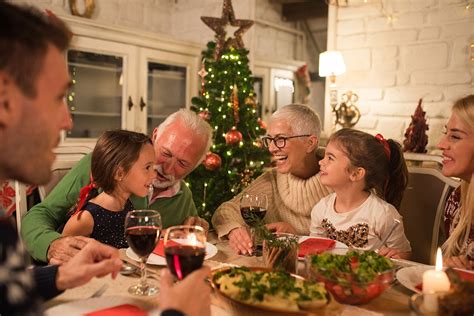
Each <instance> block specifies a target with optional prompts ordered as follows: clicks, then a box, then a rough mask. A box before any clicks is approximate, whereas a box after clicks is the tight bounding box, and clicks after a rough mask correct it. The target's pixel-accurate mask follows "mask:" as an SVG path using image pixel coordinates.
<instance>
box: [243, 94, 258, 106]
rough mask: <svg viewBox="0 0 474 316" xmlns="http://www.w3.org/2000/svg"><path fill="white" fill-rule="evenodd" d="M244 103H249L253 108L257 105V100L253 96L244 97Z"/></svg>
mask: <svg viewBox="0 0 474 316" xmlns="http://www.w3.org/2000/svg"><path fill="white" fill-rule="evenodd" d="M245 105H249V106H251V107H253V108H256V107H257V101H256V100H255V97H254V96H250V97H246V98H245Z"/></svg>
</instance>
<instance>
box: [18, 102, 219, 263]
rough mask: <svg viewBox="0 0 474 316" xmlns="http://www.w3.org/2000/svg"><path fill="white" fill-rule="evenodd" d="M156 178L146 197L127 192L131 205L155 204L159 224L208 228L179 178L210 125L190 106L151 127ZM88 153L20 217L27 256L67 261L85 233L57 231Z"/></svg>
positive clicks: (81, 180)
mask: <svg viewBox="0 0 474 316" xmlns="http://www.w3.org/2000/svg"><path fill="white" fill-rule="evenodd" d="M152 140H153V147H154V149H155V156H156V164H155V170H156V174H157V175H156V180H155V181H154V183H153V190H152V191H150V194H149V196H148V197H147V198H138V197H134V196H132V197H131V199H130V200H131V201H132V203H133V206H134V208H135V209H155V210H158V211H159V212H160V214H161V217H162V223H163V228H167V227H170V226H174V225H180V224H191V225H199V226H203V227H204V228H205V229H208V228H209V224H208V223H207V222H206V221H205V220H204V219H202V218H200V217H198V216H197V210H196V206H195V205H194V201H193V199H192V194H191V191H190V190H189V189H188V187H187V186H186V185H185V184H184V181H183V179H184V178H185V177H186V176H187V175H188V174H189V173H190V172H191V171H193V170H194V168H196V167H197V166H198V165H199V164H200V163H201V162H202V160H203V159H204V157H205V155H206V153H207V152H208V150H209V148H210V146H211V143H212V129H211V127H210V126H209V124H208V123H207V122H205V121H204V120H202V119H201V118H200V117H199V116H198V115H196V114H195V113H194V112H192V111H190V110H185V109H182V110H179V111H177V112H175V113H173V114H171V115H170V116H169V117H168V118H167V119H166V120H165V121H164V122H163V123H162V124H160V125H159V126H158V127H157V128H155V129H154V131H153V135H152ZM90 165H91V156H90V155H87V156H85V157H84V158H83V159H81V161H80V162H79V163H78V164H77V166H75V167H74V169H72V170H71V171H70V172H69V173H68V174H67V175H66V176H64V178H63V179H62V180H61V181H60V182H59V183H58V185H57V186H56V187H55V188H54V189H53V191H51V193H49V195H48V196H47V197H46V198H45V199H44V201H43V202H41V203H40V204H38V205H36V206H34V207H33V208H32V209H31V210H30V211H28V213H27V214H26V216H25V217H24V218H23V221H22V231H21V233H22V237H23V239H24V241H25V244H26V247H27V249H28V251H29V252H30V254H31V256H32V257H33V258H34V259H35V260H38V261H42V262H49V263H54V264H61V263H64V262H67V261H69V259H71V258H72V257H73V256H74V255H75V254H76V253H77V252H78V251H79V250H80V249H82V248H83V247H84V246H85V245H86V244H87V243H88V242H89V241H90V239H89V238H87V237H81V236H69V237H61V234H60V232H59V230H60V228H61V226H63V225H64V224H65V223H66V221H67V214H68V211H69V210H70V209H71V207H72V206H73V205H74V204H75V203H76V202H77V199H78V197H79V191H80V189H81V188H82V187H83V186H85V185H87V184H88V183H89V181H90V179H89V174H90Z"/></svg>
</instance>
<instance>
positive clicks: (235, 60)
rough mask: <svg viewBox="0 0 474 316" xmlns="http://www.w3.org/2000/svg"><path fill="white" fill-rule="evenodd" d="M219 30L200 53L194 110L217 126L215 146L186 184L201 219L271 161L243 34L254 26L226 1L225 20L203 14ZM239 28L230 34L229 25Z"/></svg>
mask: <svg viewBox="0 0 474 316" xmlns="http://www.w3.org/2000/svg"><path fill="white" fill-rule="evenodd" d="M201 19H202V20H203V22H204V23H205V24H206V25H208V26H209V27H210V28H211V29H213V30H214V31H215V32H216V35H215V41H211V42H209V43H208V44H207V49H206V50H205V51H203V53H202V55H203V56H202V64H201V70H200V71H199V73H198V74H199V76H200V77H201V88H200V91H199V96H197V97H194V98H193V99H192V103H193V107H194V110H195V111H197V112H198V113H199V116H200V117H201V118H202V119H204V120H206V121H208V122H209V124H210V125H211V127H212V128H213V131H214V133H213V137H214V139H213V140H214V144H213V146H212V147H211V151H210V152H209V153H208V154H207V155H206V158H205V160H204V162H203V164H202V165H201V166H199V167H198V168H197V169H196V170H195V171H193V173H191V174H190V175H189V176H188V179H187V184H188V186H189V187H190V189H191V191H192V192H193V198H194V201H195V203H196V207H197V208H198V213H199V215H200V216H201V217H203V218H205V219H207V220H209V219H210V218H211V217H212V214H213V213H214V211H215V210H216V208H217V207H218V206H219V205H220V204H221V203H222V202H225V201H227V200H230V199H231V198H232V197H233V196H234V195H235V194H237V193H238V192H240V191H241V190H242V189H243V188H245V186H247V185H248V184H249V183H250V182H251V181H252V180H253V179H254V178H255V177H257V176H259V175H260V174H261V173H262V172H263V168H264V167H265V166H266V165H267V164H268V163H269V155H268V152H267V151H266V150H265V149H264V148H262V144H261V142H260V136H262V135H264V134H265V125H264V122H263V121H262V119H261V118H260V117H259V115H260V114H259V113H260V107H259V105H258V103H257V101H256V96H255V93H254V89H253V78H252V73H251V71H250V69H249V65H248V63H249V60H248V57H247V55H248V53H249V52H248V50H246V49H245V47H244V43H243V40H242V35H243V34H244V32H245V31H247V30H248V29H249V28H250V27H251V26H252V24H253V21H250V20H237V19H235V15H234V11H233V8H232V2H231V1H230V0H224V3H223V9H222V16H221V18H214V17H201ZM229 24H230V25H232V26H234V27H238V29H237V30H236V31H235V32H234V33H233V35H234V36H233V37H228V36H227V33H226V30H225V26H226V25H229Z"/></svg>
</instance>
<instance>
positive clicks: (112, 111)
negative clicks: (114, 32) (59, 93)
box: [66, 37, 137, 139]
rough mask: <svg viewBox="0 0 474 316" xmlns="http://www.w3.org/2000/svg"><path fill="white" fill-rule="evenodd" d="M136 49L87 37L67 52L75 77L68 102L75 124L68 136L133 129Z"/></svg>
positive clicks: (87, 136)
mask: <svg viewBox="0 0 474 316" xmlns="http://www.w3.org/2000/svg"><path fill="white" fill-rule="evenodd" d="M136 50H137V48H136V47H134V46H131V45H125V44H120V43H114V42H107V41H102V40H98V39H93V38H88V37H77V38H76V39H75V41H74V42H73V45H72V46H71V48H70V49H69V50H68V52H67V62H68V66H69V72H70V75H71V79H72V87H71V90H70V93H69V95H68V98H67V103H68V106H69V110H70V112H71V116H72V119H73V123H74V127H73V129H72V130H71V131H69V132H67V133H66V138H67V139H70V138H74V139H77V138H97V137H98V136H100V134H101V133H102V132H103V131H105V130H109V129H117V128H124V129H133V128H134V124H133V122H134V108H133V104H134V103H135V102H137V99H136V91H137V86H136V82H137V80H136V65H135V63H136V59H137V58H136V56H137V53H136ZM134 77H135V78H134Z"/></svg>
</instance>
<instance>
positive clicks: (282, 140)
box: [262, 134, 311, 149]
mask: <svg viewBox="0 0 474 316" xmlns="http://www.w3.org/2000/svg"><path fill="white" fill-rule="evenodd" d="M308 136H311V135H309V134H306V135H295V136H277V137H270V136H263V137H262V142H263V146H265V147H266V148H268V147H270V144H271V142H273V144H274V145H275V146H276V148H278V149H283V148H285V146H286V141H287V140H288V139H291V138H298V137H308Z"/></svg>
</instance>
